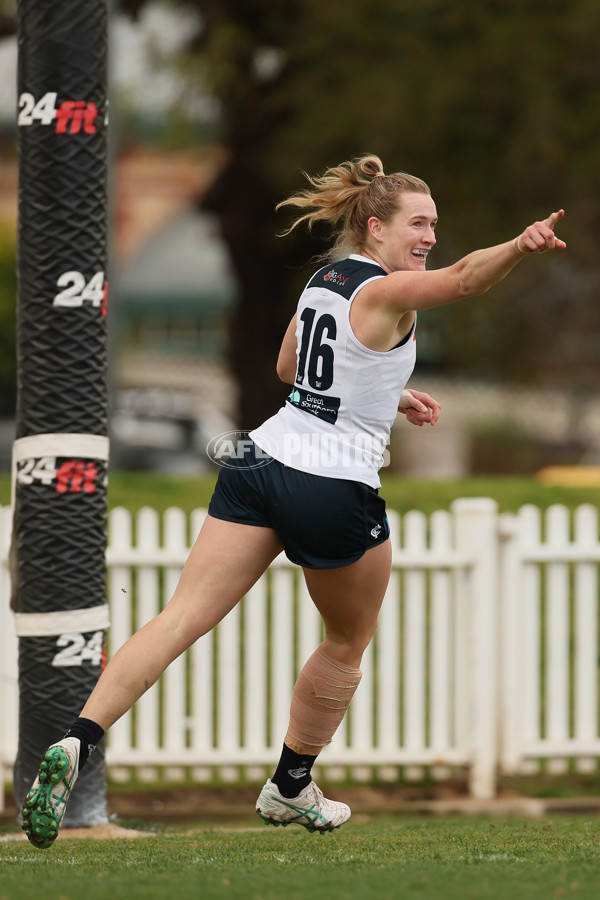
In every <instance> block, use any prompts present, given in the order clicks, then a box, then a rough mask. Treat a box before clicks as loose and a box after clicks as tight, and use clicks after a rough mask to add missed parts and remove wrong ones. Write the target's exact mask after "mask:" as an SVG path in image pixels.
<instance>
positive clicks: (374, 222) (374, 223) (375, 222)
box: [367, 216, 382, 241]
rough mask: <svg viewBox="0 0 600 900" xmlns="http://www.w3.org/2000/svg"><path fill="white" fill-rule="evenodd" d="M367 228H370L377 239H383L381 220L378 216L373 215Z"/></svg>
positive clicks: (370, 231)
mask: <svg viewBox="0 0 600 900" xmlns="http://www.w3.org/2000/svg"><path fill="white" fill-rule="evenodd" d="M367 228H368V229H369V234H371V235H372V237H374V238H375V240H376V241H380V240H381V232H382V229H381V221H380V220H379V219H378V218H377V216H371V218H370V219H369V220H368V222H367Z"/></svg>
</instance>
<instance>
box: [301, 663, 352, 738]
mask: <svg viewBox="0 0 600 900" xmlns="http://www.w3.org/2000/svg"><path fill="white" fill-rule="evenodd" d="M361 677H362V672H361V670H360V669H353V668H352V667H351V666H347V665H345V663H342V662H339V661H338V660H337V659H332V658H331V657H330V656H327V654H326V653H324V652H323V651H322V650H321V649H320V648H319V649H317V650H315V652H314V653H313V655H312V656H311V657H310V659H309V660H308V661H307V662H306V664H305V665H304V667H303V669H302V671H301V672H300V675H299V676H298V680H297V681H296V685H295V687H294V693H293V696H292V707H291V712H290V725H289V729H288V733H289V734H290V735H291V736H292V737H293V738H294V739H295V740H296V741H299V742H300V743H302V744H308V745H310V746H314V747H324V746H325V744H330V743H331V740H332V738H333V735H334V734H335V732H336V730H337V728H338V726H339V724H340V722H341V721H342V719H343V718H344V715H345V713H346V710H347V709H348V707H349V706H350V701H351V700H352V697H353V696H354V692H355V690H356V688H357V687H358V685H359V683H360V679H361Z"/></svg>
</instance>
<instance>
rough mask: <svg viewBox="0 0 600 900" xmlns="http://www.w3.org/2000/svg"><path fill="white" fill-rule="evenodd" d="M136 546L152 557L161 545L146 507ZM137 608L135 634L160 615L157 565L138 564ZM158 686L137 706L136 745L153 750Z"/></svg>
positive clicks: (146, 771) (142, 774)
mask: <svg viewBox="0 0 600 900" xmlns="http://www.w3.org/2000/svg"><path fill="white" fill-rule="evenodd" d="M136 530H137V541H136V544H137V546H138V547H139V548H140V550H141V551H142V552H143V553H144V554H148V556H150V557H151V555H152V553H153V552H154V551H155V550H156V548H157V547H159V546H160V521H159V516H158V513H157V512H156V510H154V509H150V508H149V507H145V508H143V509H141V510H140V511H139V513H138V515H137V520H136ZM136 577H137V585H136V588H137V590H136V597H137V609H136V622H135V628H136V631H137V630H138V629H140V628H142V626H143V625H145V624H146V623H147V622H149V621H150V619H152V618H153V617H154V616H156V615H157V614H158V613H159V612H160V607H161V602H160V599H161V598H160V583H159V572H158V570H157V568H156V566H153V565H141V566H140V567H139V568H138V570H137V576H136ZM159 720H160V717H159V686H158V683H156V684H153V685H151V687H150V688H149V689H148V690H147V691H146V693H145V694H143V695H142V697H140V699H139V700H138V702H137V704H136V732H137V743H138V744H139V746H141V747H147V748H148V749H150V750H152V751H156V750H158V748H159V746H160V733H159V728H160V722H159ZM138 777H139V778H140V779H141V780H142V781H153V780H154V779H156V777H157V770H156V768H155V767H153V766H144V767H141V766H140V768H139V769H138Z"/></svg>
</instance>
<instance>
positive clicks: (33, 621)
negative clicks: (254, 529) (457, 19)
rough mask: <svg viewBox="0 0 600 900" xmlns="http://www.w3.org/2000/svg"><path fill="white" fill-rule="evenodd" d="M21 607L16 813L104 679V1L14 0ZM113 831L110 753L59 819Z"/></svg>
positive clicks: (99, 756)
mask: <svg viewBox="0 0 600 900" xmlns="http://www.w3.org/2000/svg"><path fill="white" fill-rule="evenodd" d="M17 16H18V54H19V55H18V109H17V123H18V149H19V224H18V262H17V270H18V313H17V364H18V394H17V434H16V440H15V444H14V449H13V501H14V529H13V535H14V536H13V552H12V558H13V560H14V561H15V566H14V571H13V592H12V595H13V605H16V609H15V613H16V617H15V618H16V626H17V634H18V636H19V739H18V752H17V760H16V764H15V773H14V793H15V799H16V801H17V804H18V807H19V808H20V807H21V805H22V802H23V800H24V798H25V795H26V793H27V791H28V789H29V787H30V786H31V783H32V781H33V779H34V777H35V775H36V772H37V770H38V766H39V763H40V759H41V756H42V755H43V753H44V751H45V749H46V748H47V747H48V745H49V744H51V743H54V742H55V741H57V740H60V738H61V737H62V736H63V735H64V733H65V731H66V729H67V728H68V727H69V725H70V724H71V722H72V721H73V719H74V718H75V717H76V716H77V715H78V714H79V712H80V710H81V707H82V706H83V703H84V702H85V700H86V698H87V696H88V695H89V693H90V691H91V690H92V688H93V687H94V685H95V683H96V681H97V679H98V677H99V675H100V671H101V666H102V662H103V656H104V646H105V629H106V627H107V625H108V616H107V609H108V608H107V605H106V520H107V512H106V509H107V503H106V486H107V464H108V437H107V400H106V298H107V280H106V247H107V197H106V193H107V147H106V145H107V139H106V131H107V116H108V109H107V74H106V70H107V6H106V2H105V0H60V2H54V0H50V2H49V0H19V2H18V4H17ZM106 821H107V814H106V772H105V759H104V750H103V745H102V743H101V745H100V747H99V748H98V749H97V750H96V752H95V754H93V755H92V757H91V759H90V762H89V764H88V765H87V767H86V768H85V769H84V770H83V772H82V774H81V777H80V779H79V781H78V783H77V785H76V786H75V789H74V791H73V795H72V798H71V801H70V804H69V808H68V810H67V813H66V816H65V820H64V824H65V825H67V826H71V827H75V826H90V825H95V824H102V823H105V822H106Z"/></svg>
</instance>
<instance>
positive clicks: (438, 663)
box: [429, 510, 452, 779]
mask: <svg viewBox="0 0 600 900" xmlns="http://www.w3.org/2000/svg"><path fill="white" fill-rule="evenodd" d="M431 549H432V552H433V553H434V554H440V555H443V556H449V555H450V553H451V550H452V520H451V517H450V514H449V513H448V512H446V511H445V510H438V511H437V512H435V513H433V515H432V516H431ZM429 629H430V635H431V639H430V654H429V683H430V695H431V696H430V703H429V716H430V718H429V722H430V726H429V727H430V743H431V747H432V749H433V751H434V754H435V753H436V752H439V753H440V754H443V751H444V750H445V748H446V747H449V746H450V740H451V733H450V723H451V707H450V703H451V684H452V680H451V664H452V658H451V652H450V651H451V635H452V578H451V570H450V569H448V568H439V569H433V570H432V572H431V611H430V622H429ZM432 774H433V775H434V777H437V778H440V779H441V778H445V777H447V776H448V774H449V770H448V768H447V767H446V766H434V768H433V773H432Z"/></svg>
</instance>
